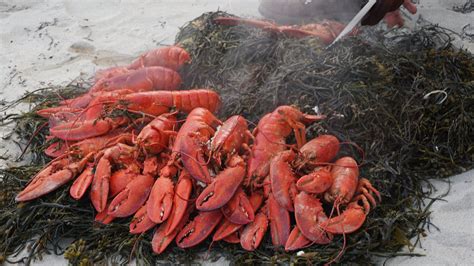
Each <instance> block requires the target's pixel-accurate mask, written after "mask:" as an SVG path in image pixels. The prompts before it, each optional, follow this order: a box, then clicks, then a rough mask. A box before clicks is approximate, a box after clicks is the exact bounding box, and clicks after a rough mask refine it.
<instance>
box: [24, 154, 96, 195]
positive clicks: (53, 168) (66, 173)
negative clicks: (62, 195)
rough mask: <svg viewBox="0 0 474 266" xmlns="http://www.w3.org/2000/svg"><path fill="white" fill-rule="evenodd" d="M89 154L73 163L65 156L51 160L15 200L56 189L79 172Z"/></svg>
mask: <svg viewBox="0 0 474 266" xmlns="http://www.w3.org/2000/svg"><path fill="white" fill-rule="evenodd" d="M91 156H92V154H89V155H87V156H85V157H84V158H83V159H82V160H80V161H79V162H75V163H70V162H69V160H68V159H66V158H63V159H60V160H57V161H53V162H52V163H51V164H50V165H48V166H47V167H46V168H44V169H43V170H41V171H40V172H39V173H38V174H37V175H36V176H35V177H34V178H33V179H32V181H31V182H30V183H29V184H28V185H27V186H26V187H25V188H24V189H23V191H21V192H20V193H18V195H17V196H16V198H15V200H16V201H29V200H32V199H36V198H38V197H41V196H43V195H46V194H48V193H49V192H52V191H54V190H56V189H57V188H59V187H60V186H62V185H64V184H66V183H67V182H69V181H70V180H72V179H73V178H74V177H75V176H76V175H77V174H78V173H80V172H81V171H82V170H83V169H84V167H85V165H86V164H87V161H88V160H89V158H90V157H91Z"/></svg>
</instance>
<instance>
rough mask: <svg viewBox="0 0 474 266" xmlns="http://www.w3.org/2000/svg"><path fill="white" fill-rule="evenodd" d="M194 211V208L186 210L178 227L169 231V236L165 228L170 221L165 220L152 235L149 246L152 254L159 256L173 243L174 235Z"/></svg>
mask: <svg viewBox="0 0 474 266" xmlns="http://www.w3.org/2000/svg"><path fill="white" fill-rule="evenodd" d="M193 210H194V208H187V209H186V212H185V213H184V216H183V218H182V219H181V221H180V222H179V224H178V226H177V227H176V228H175V229H174V230H173V231H171V232H170V233H169V234H166V233H165V231H166V228H168V227H169V226H168V224H169V222H170V220H166V221H165V222H164V223H163V224H162V225H161V226H159V227H158V228H157V229H156V231H155V233H154V234H153V239H152V241H151V246H152V248H153V252H155V253H156V254H161V253H162V252H163V251H165V249H166V248H167V247H168V246H169V244H171V242H173V240H174V239H175V238H176V235H177V234H178V233H179V232H180V231H181V229H182V228H183V227H184V225H185V224H186V223H187V222H188V219H189V215H190V214H191V212H192V211H193Z"/></svg>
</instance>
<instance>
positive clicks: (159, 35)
mask: <svg viewBox="0 0 474 266" xmlns="http://www.w3.org/2000/svg"><path fill="white" fill-rule="evenodd" d="M417 2H419V4H418V8H419V12H418V14H417V15H414V16H408V17H407V19H408V20H409V22H408V23H407V26H408V27H417V25H416V23H415V22H417V21H422V20H423V21H428V22H430V23H435V24H439V25H440V26H442V27H445V28H447V29H449V30H451V31H453V32H454V33H457V35H455V36H456V42H455V44H456V45H457V46H458V47H464V48H466V49H468V50H470V51H471V52H474V40H473V39H472V38H473V37H469V36H472V34H474V12H472V13H467V14H462V13H458V12H455V11H453V7H454V6H459V5H462V4H464V3H465V2H466V0H419V1H417ZM216 10H224V11H228V12H230V13H234V14H237V15H241V16H248V17H260V15H259V13H258V11H257V1H255V0H254V1H249V0H244V1H236V0H232V1H230V0H229V1H227V0H221V1H219V0H181V1H171V0H162V1H138V0H135V1H127V0H122V1H118V0H117V1H115V0H101V1H92V0H84V1H53V0H51V1H36V0H32V1H24V0H0V25H1V26H0V37H1V38H0V62H2V64H0V77H1V79H0V98H1V99H4V100H13V99H15V98H18V97H19V96H20V95H22V94H23V93H25V92H26V91H32V90H34V89H37V88H41V87H45V86H48V85H66V84H68V83H69V82H71V81H73V80H77V79H87V78H90V77H91V76H92V74H93V73H94V72H95V71H96V70H98V69H103V68H106V67H110V66H117V65H121V64H125V63H128V62H130V61H131V60H132V59H133V58H135V57H136V56H137V55H139V54H140V53H142V52H144V51H146V50H150V49H152V48H155V47H157V46H159V45H169V44H172V43H174V37H175V35H176V33H177V32H178V30H179V27H180V26H182V25H184V23H185V22H187V21H189V20H191V19H193V18H195V17H197V16H199V15H201V14H202V13H203V12H208V11H216ZM1 133H2V134H4V132H1ZM14 147H15V146H11V145H8V144H5V143H2V144H0V153H1V154H3V153H4V152H5V150H8V152H9V153H10V154H13V156H15V154H17V153H18V152H19V151H15V150H14V149H15V148H14ZM2 164H4V163H2ZM473 180H474V170H471V171H469V172H466V173H464V174H461V175H458V176H454V177H452V178H450V183H446V182H440V181H437V182H435V185H436V188H437V191H436V192H435V195H442V194H444V193H445V192H446V191H447V189H449V188H450V192H449V194H448V195H447V196H446V197H444V198H443V200H442V201H437V202H436V203H435V204H434V205H433V207H432V208H431V212H432V215H431V222H432V223H433V224H434V225H436V226H437V228H434V227H431V230H430V231H429V232H428V233H427V236H426V237H424V238H423V239H422V241H421V246H418V247H417V248H416V249H415V252H416V253H420V254H423V255H425V256H422V257H397V258H393V259H390V260H388V261H387V263H388V264H389V265H474V223H473V217H474V198H473V194H474V184H473ZM383 262H384V260H380V263H383ZM65 263H66V262H65V260H64V259H63V258H62V257H55V256H47V257H45V259H44V260H43V261H41V262H37V263H35V264H37V265H64V264H65ZM219 263H220V264H226V262H225V261H219Z"/></svg>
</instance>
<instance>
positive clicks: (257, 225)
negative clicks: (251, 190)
mask: <svg viewBox="0 0 474 266" xmlns="http://www.w3.org/2000/svg"><path fill="white" fill-rule="evenodd" d="M267 229H268V218H267V215H266V214H265V213H263V212H259V213H257V215H255V219H254V220H253V222H251V223H249V224H248V225H246V226H245V228H244V230H243V231H242V233H241V235H240V245H241V246H242V248H243V249H245V250H247V251H254V250H255V249H256V248H257V247H258V246H259V245H260V243H261V242H262V240H263V237H264V236H265V233H266V232H267Z"/></svg>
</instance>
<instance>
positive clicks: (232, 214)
mask: <svg viewBox="0 0 474 266" xmlns="http://www.w3.org/2000/svg"><path fill="white" fill-rule="evenodd" d="M221 210H222V213H223V214H224V216H225V217H226V218H227V219H228V220H229V221H231V222H233V223H235V224H248V223H250V222H252V221H253V219H254V218H255V213H254V210H253V207H252V204H250V201H249V199H248V198H247V195H245V192H244V191H243V190H242V188H240V187H239V189H238V190H237V191H236V192H235V195H234V196H233V197H232V198H231V199H230V201H229V202H228V203H227V204H226V205H224V206H223V207H222V208H221Z"/></svg>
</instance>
